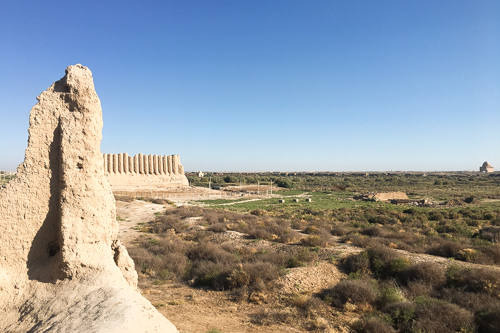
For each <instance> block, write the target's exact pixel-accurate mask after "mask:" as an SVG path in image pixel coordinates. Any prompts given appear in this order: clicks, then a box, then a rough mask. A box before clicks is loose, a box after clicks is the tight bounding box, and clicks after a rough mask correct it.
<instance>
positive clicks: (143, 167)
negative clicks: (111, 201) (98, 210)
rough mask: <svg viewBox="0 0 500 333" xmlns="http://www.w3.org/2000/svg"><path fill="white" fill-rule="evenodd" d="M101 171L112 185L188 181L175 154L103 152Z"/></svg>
mask: <svg viewBox="0 0 500 333" xmlns="http://www.w3.org/2000/svg"><path fill="white" fill-rule="evenodd" d="M103 157H104V158H103V160H104V162H103V163H104V164H103V166H104V174H105V175H106V177H107V179H108V181H109V183H110V184H111V186H113V188H121V187H127V188H130V187H136V188H144V187H151V186H152V184H154V186H155V187H182V186H187V185H188V180H187V178H186V176H185V174H184V167H183V166H182V164H181V162H180V157H179V155H165V156H161V155H156V154H155V155H143V154H137V155H135V156H133V157H132V156H128V154H127V153H120V154H103Z"/></svg>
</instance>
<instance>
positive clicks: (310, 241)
mask: <svg viewBox="0 0 500 333" xmlns="http://www.w3.org/2000/svg"><path fill="white" fill-rule="evenodd" d="M300 242H301V243H302V245H305V246H310V247H317V246H328V245H329V244H332V243H333V239H332V236H331V235H330V233H329V232H327V231H326V230H319V231H318V232H317V234H315V235H311V236H307V237H304V238H302V239H301V240H300Z"/></svg>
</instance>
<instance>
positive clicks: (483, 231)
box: [130, 174, 500, 332]
mask: <svg viewBox="0 0 500 333" xmlns="http://www.w3.org/2000/svg"><path fill="white" fill-rule="evenodd" d="M318 177H319V176H318ZM321 177H323V178H324V177H326V176H324V175H323V176H321ZM309 178H313V179H315V178H314V176H307V175H304V176H302V177H299V176H293V177H290V179H291V180H292V182H293V183H294V184H296V185H295V186H293V187H294V188H292V189H285V190H283V191H280V192H279V197H273V198H267V199H258V200H254V201H246V200H242V199H240V200H220V199H219V200H204V201H200V202H198V203H199V204H201V205H203V206H204V207H203V208H202V207H196V206H182V207H178V208H171V209H169V210H167V211H166V212H165V213H164V214H162V215H160V216H157V217H156V219H155V220H154V221H152V222H150V223H148V224H146V225H144V226H141V230H142V231H144V234H143V235H142V236H141V237H140V239H139V240H138V241H137V245H138V246H137V247H136V248H131V249H130V254H131V256H132V257H133V258H134V261H135V263H136V268H137V270H138V271H139V273H140V279H141V281H142V283H150V284H157V285H161V284H162V283H166V282H165V281H177V282H180V283H183V284H185V285H187V286H191V287H192V288H209V289H211V290H218V291H221V292H226V293H230V295H232V296H231V297H233V300H234V302H240V303H241V302H244V303H245V302H246V303H248V304H261V305H263V308H262V310H261V311H256V312H254V313H253V314H251V321H252V322H253V323H254V324H256V325H261V326H267V325H277V324H279V325H290V326H293V327H301V328H302V329H304V330H309V331H318V332H320V331H321V332H322V331H325V330H327V329H339V327H342V325H341V324H340V322H341V321H344V322H349V321H350V322H352V323H351V324H350V325H349V326H348V328H346V327H343V328H342V329H347V330H351V331H356V332H499V331H500V326H499V323H500V297H499V295H500V270H499V269H498V265H499V264H500V202H499V201H498V198H499V188H500V186H499V185H500V182H499V180H500V177H497V176H496V174H493V175H489V176H488V175H478V174H470V175H466V176H464V175H457V174H455V175H446V174H445V175H443V176H439V177H438V176H423V175H420V176H419V175H398V176H390V175H377V176H374V177H371V176H365V175H357V176H356V175H349V176H344V177H342V179H343V182H337V181H333V180H332V182H331V184H330V185H332V187H330V188H329V189H326V190H325V187H324V186H323V185H324V179H323V178H320V179H321V181H318V180H317V179H316V183H321V184H320V185H319V186H318V185H316V187H314V186H312V185H311V187H310V188H308V189H307V190H305V189H300V188H301V186H300V184H303V183H307V179H309ZM331 178H332V179H336V178H338V177H337V176H331ZM346 179H347V180H346ZM309 183H314V182H313V181H309ZM445 183H446V184H445ZM377 186H378V187H377ZM342 187H344V188H342ZM374 187H377V188H376V189H374ZM354 188H356V189H362V190H360V191H358V192H356V191H353V189H354ZM377 191H378V192H381V191H403V192H406V193H407V194H409V197H410V201H411V202H420V201H419V200H423V199H428V200H427V201H426V202H425V204H419V205H418V206H417V204H416V203H414V204H407V205H395V204H391V203H385V202H374V201H358V200H353V199H352V198H353V197H354V196H355V195H357V194H360V193H366V192H377ZM306 198H309V199H311V201H310V202H306V200H305V199H306ZM279 199H282V200H285V202H284V203H279V202H278V200H279ZM293 199H298V202H294V201H293ZM339 248H342V249H346V248H350V249H352V251H344V250H343V251H344V252H343V251H339V250H337V249H339ZM356 249H357V250H356ZM318 265H333V266H335V267H336V269H338V270H339V271H340V272H342V274H343V275H342V277H341V278H340V279H338V281H336V282H335V283H332V285H330V286H325V287H324V288H322V289H321V290H316V291H314V292H308V291H303V292H301V286H300V284H299V283H297V284H296V285H295V289H294V292H292V293H289V294H287V295H285V296H283V294H282V293H281V291H280V290H278V289H277V287H276V286H277V284H276V283H277V281H282V280H283V278H284V277H286V276H287V274H291V273H290V272H295V270H297V269H298V270H301V269H303V270H307V269H311V268H313V267H317V266H318ZM290 276H293V275H290ZM353 317H354V318H357V319H358V320H354V321H353V320H352V318H353ZM348 318H351V319H348Z"/></svg>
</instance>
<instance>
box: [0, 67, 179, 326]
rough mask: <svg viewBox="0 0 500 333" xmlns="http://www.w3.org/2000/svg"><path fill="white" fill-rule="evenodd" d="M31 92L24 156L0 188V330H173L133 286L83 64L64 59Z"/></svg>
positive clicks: (95, 103) (99, 122)
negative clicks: (54, 75)
mask: <svg viewBox="0 0 500 333" xmlns="http://www.w3.org/2000/svg"><path fill="white" fill-rule="evenodd" d="M37 99H38V103H37V104H36V105H35V106H34V107H33V109H32V110H31V114H30V122H29V130H28V132H29V140H28V147H27V149H26V153H25V159H24V162H23V163H22V164H21V165H20V166H19V167H18V170H17V178H16V179H14V180H12V181H11V182H9V183H8V185H7V187H6V188H4V189H1V190H0V309H2V318H1V319H0V331H2V332H177V330H176V329H175V327H174V326H173V325H172V324H171V323H170V322H169V321H168V320H167V319H166V318H164V317H163V316H162V315H160V314H159V313H158V312H157V311H156V309H155V308H154V307H153V306H152V305H151V303H149V302H148V301H147V300H146V299H144V298H143V297H142V296H141V295H140V294H139V293H138V292H137V273H136V271H135V269H134V264H133V261H132V260H131V259H130V257H129V256H128V253H127V250H126V249H125V247H124V246H122V245H121V244H120V242H119V240H118V239H117V233H118V224H117V222H116V219H115V205H114V198H113V194H112V192H111V187H110V185H109V183H108V182H107V180H106V178H105V176H104V170H103V158H102V156H103V155H102V153H101V152H100V142H101V130H102V113H101V105H100V101H99V98H98V97H97V94H96V92H95V89H94V83H93V79H92V73H91V72H90V70H89V69H88V68H86V67H84V66H81V65H75V66H69V67H68V68H67V69H66V75H65V76H64V77H63V78H62V79H61V80H59V81H57V82H55V83H54V84H53V85H52V86H51V87H50V88H48V89H47V91H44V92H42V93H41V94H40V96H38V97H37Z"/></svg>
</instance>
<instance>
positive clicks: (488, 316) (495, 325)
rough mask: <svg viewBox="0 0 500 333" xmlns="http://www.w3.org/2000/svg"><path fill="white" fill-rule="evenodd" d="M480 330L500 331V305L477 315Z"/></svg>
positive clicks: (487, 331)
mask: <svg viewBox="0 0 500 333" xmlns="http://www.w3.org/2000/svg"><path fill="white" fill-rule="evenodd" d="M476 325H477V327H478V331H479V332H482V333H497V332H500V307H497V308H494V309H488V310H485V311H483V312H480V313H478V314H477V315H476Z"/></svg>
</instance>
